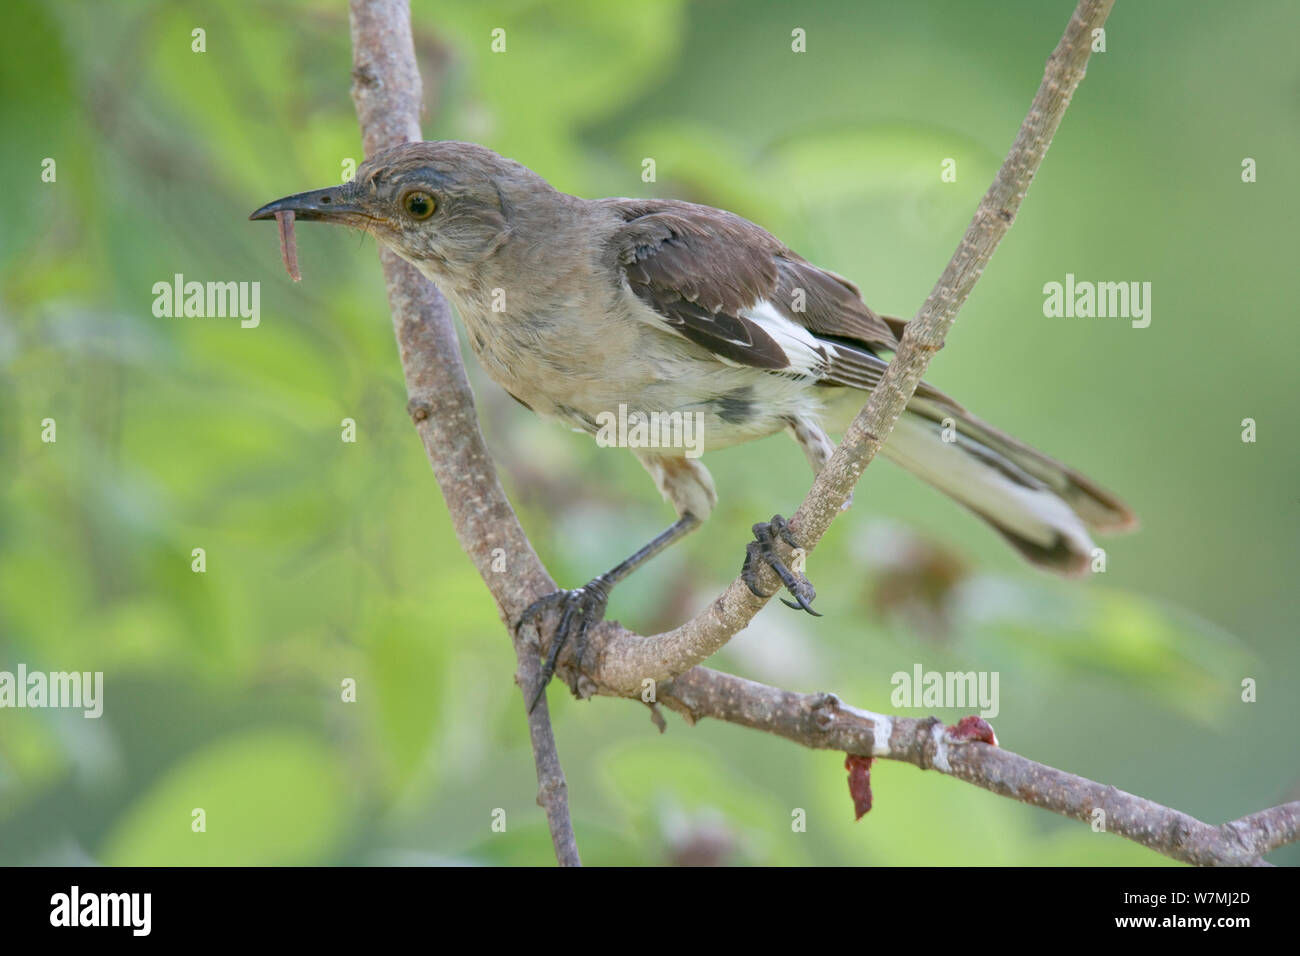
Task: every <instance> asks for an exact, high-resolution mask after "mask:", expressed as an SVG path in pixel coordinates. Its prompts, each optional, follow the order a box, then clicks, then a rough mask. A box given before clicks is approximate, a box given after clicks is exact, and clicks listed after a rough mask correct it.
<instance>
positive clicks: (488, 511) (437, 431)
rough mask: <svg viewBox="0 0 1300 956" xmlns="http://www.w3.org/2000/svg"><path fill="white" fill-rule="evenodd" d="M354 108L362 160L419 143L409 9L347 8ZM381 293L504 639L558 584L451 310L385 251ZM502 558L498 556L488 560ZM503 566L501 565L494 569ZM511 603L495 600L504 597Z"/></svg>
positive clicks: (551, 780) (522, 675)
mask: <svg viewBox="0 0 1300 956" xmlns="http://www.w3.org/2000/svg"><path fill="white" fill-rule="evenodd" d="M350 23H351V28H352V51H353V53H352V100H353V102H354V103H355V104H356V109H357V118H358V120H359V121H360V123H361V129H362V136H363V143H364V148H365V152H366V155H367V156H373V155H374V154H375V153H377V152H379V151H380V150H383V149H387V148H389V147H391V146H396V145H399V144H401V143H405V142H410V141H413V140H419V139H420V138H421V136H420V110H421V86H420V72H419V68H418V67H417V65H416V62H415V48H414V45H413V43H412V40H411V16H410V10H409V8H408V0H352V2H351V15H350ZM379 258H380V260H381V261H382V263H383V267H384V280H385V282H386V283H387V285H388V302H389V306H390V307H391V310H392V314H393V330H394V332H395V333H396V335H397V345H398V350H399V352H400V354H401V359H402V371H403V373H404V374H405V376H406V390H407V395H408V397H409V403H408V405H407V409H408V411H409V412H410V414H411V418H412V420H413V421H414V422H415V426H416V429H417V431H418V432H419V434H420V439H421V440H422V441H423V442H424V447H425V451H426V452H427V453H428V456H429V461H430V463H431V464H432V465H433V470H434V473H435V475H436V476H437V479H438V484H439V486H440V487H441V489H442V494H443V497H444V498H446V500H447V504H448V507H449V510H450V511H451V515H452V520H453V523H454V524H455V527H456V535H457V537H458V538H459V539H460V542H461V544H462V546H463V547H464V548H465V550H466V552H467V553H468V554H469V556H470V557H471V558H472V559H473V560H474V563H475V565H476V566H477V567H478V569H479V572H480V573H481V574H483V575H484V578H485V579H487V580H489V581H491V580H492V579H493V578H494V577H495V578H496V579H498V580H501V581H502V582H503V583H504V581H505V580H506V579H509V580H510V582H511V588H508V589H503V590H502V591H501V592H500V593H498V592H497V591H495V590H494V594H498V607H499V608H500V609H501V611H502V618H503V620H504V621H506V624H507V628H509V629H510V632H511V634H512V635H514V630H513V628H511V627H510V624H511V622H513V621H514V620H515V619H516V618H517V616H518V614H519V612H520V611H521V610H522V609H523V607H524V606H526V604H525V598H526V595H527V594H529V593H533V592H541V591H548V590H553V589H554V587H555V585H554V582H552V581H551V579H550V575H548V574H547V573H546V570H545V568H543V567H542V565H541V562H540V561H538V560H537V555H536V554H535V553H534V552H533V549H532V546H531V545H530V544H529V543H528V538H527V537H526V536H525V535H524V531H523V528H521V527H520V526H519V521H518V519H517V518H516V517H515V514H514V511H513V510H512V509H511V507H510V503H509V502H508V501H506V497H505V493H504V492H503V491H502V490H501V484H500V482H499V481H498V480H497V476H496V469H495V467H494V466H493V464H492V459H491V458H490V457H489V456H488V452H487V447H486V445H484V443H483V435H482V432H481V431H480V430H479V427H478V419H477V418H476V417H475V414H474V398H473V395H472V393H471V392H470V387H469V380H468V379H467V378H466V376H465V366H464V364H463V363H462V362H461V359H460V348H459V345H458V344H457V341H456V330H455V327H454V326H453V324H452V319H451V310H450V309H449V308H448V306H447V300H446V299H444V298H443V297H442V295H441V294H440V293H439V292H438V290H437V289H436V288H434V286H433V285H432V284H431V283H430V282H429V281H428V280H426V279H425V278H424V277H423V276H422V275H420V273H419V272H417V271H416V270H415V268H414V267H413V266H410V265H408V264H407V263H405V262H403V261H402V260H401V259H400V258H398V256H397V255H396V254H395V253H392V252H390V251H388V250H387V249H384V248H381V249H380V253H379ZM498 548H500V549H502V550H501V551H499V552H498V551H497V550H496V549H498ZM498 554H501V555H508V556H509V559H508V560H509V574H501V573H494V572H493V571H492V565H493V562H494V558H495V557H496V556H497V555H498ZM498 566H499V565H498ZM511 593H513V594H514V595H515V598H514V600H509V599H506V600H503V599H502V595H506V596H507V597H508V595H509V594H511ZM514 645H515V657H516V659H517V661H518V670H517V672H516V681H517V682H518V683H519V685H520V693H521V696H522V698H523V699H524V700H525V701H527V700H528V698H529V697H530V696H531V690H532V688H533V687H534V686H535V685H536V683H537V676H538V664H537V648H536V647H535V646H533V645H530V644H529V642H528V641H527V640H526V638H525V637H524V636H514ZM528 731H529V738H530V740H531V741H532V746H533V760H534V762H535V763H536V765H537V785H538V793H537V802H538V804H539V805H540V806H541V807H542V808H543V809H544V810H545V811H546V821H547V824H548V825H549V826H550V830H551V841H552V843H553V844H554V846H555V855H556V858H557V859H558V860H559V861H560V864H561V865H563V866H578V865H580V863H581V861H580V860H579V858H578V844H577V840H576V839H575V837H574V834H573V823H572V821H571V820H570V818H569V797H568V785H567V784H566V783H565V781H564V771H563V769H562V768H561V766H560V758H559V755H558V753H557V751H556V748H555V735H554V733H553V731H552V730H551V721H550V716H549V713H548V711H547V709H546V708H545V707H544V706H538V707H536V708H535V709H534V710H533V711H532V712H531V713H530V714H529V715H528Z"/></svg>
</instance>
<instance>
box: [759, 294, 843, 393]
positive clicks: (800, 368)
mask: <svg viewBox="0 0 1300 956" xmlns="http://www.w3.org/2000/svg"><path fill="white" fill-rule="evenodd" d="M740 314H741V315H742V316H743V317H745V318H746V319H749V320H750V321H751V322H753V323H754V324H755V325H757V326H759V327H761V328H762V329H763V331H764V332H766V333H767V334H768V335H770V336H772V338H773V339H775V340H776V343H777V345H779V346H780V347H781V350H782V351H783V352H785V354H786V357H787V358H789V360H790V367H789V369H788V370H783V371H790V372H795V373H798V374H801V375H807V376H809V377H810V378H813V379H819V378H821V377H822V376H823V375H824V374H825V373H826V369H827V367H828V366H829V365H830V355H829V354H828V353H827V350H828V348H829V346H828V344H827V343H825V342H820V341H818V340H817V338H816V337H815V336H814V335H813V334H812V333H811V332H809V331H808V330H807V329H806V328H804V327H803V326H802V325H800V324H799V323H798V322H791V321H790V320H789V319H787V318H786V317H785V316H784V315H782V314H781V313H780V312H778V311H777V309H776V307H775V306H774V305H772V303H771V302H768V301H767V300H766V299H762V300H760V301H759V302H757V303H755V304H754V306H753V307H752V308H749V309H742V310H741V312H740Z"/></svg>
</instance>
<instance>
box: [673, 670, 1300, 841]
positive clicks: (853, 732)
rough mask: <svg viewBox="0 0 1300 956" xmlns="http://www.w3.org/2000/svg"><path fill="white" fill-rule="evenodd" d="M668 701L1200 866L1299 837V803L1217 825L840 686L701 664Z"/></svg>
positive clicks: (686, 711)
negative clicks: (807, 686) (1026, 807)
mask: <svg viewBox="0 0 1300 956" xmlns="http://www.w3.org/2000/svg"><path fill="white" fill-rule="evenodd" d="M659 701H660V703H663V704H664V705H665V706H667V707H670V708H672V709H673V710H676V711H678V712H679V713H681V714H682V715H683V716H685V717H686V719H687V720H688V721H689V722H691V723H694V722H695V721H697V720H699V719H701V718H703V717H713V718H716V719H717V720H725V721H727V722H729V723H733V724H740V725H741V726H743V727H751V728H753V729H755V730H763V731H766V732H768V733H771V734H776V735H777V736H780V737H784V738H786V739H787V740H792V741H794V742H795V743H797V744H801V745H802V746H804V747H810V748H813V749H817V750H840V751H844V752H845V753H849V754H856V755H860V756H863V757H880V758H884V759H887V760H899V761H902V762H904V763H910V764H912V765H913V766H916V767H920V768H921V769H922V770H937V771H939V772H940V773H942V774H946V775H948V776H951V777H956V778H958V779H959V780H965V781H966V782H967V783H971V784H974V785H975V786H977V787H981V788H983V789H984V790H988V791H990V792H992V793H996V794H999V795H1000V796H1004V797H1010V798H1011V799H1013V800H1018V801H1020V802H1021V803H1028V804H1031V805H1033V806H1036V807H1042V808H1043V809H1044V810H1051V811H1052V812H1053V813H1059V814H1061V815H1062V816H1067V817H1073V818H1074V819H1076V820H1082V821H1083V822H1084V823H1089V824H1093V825H1098V826H1100V827H1101V828H1102V829H1103V830H1104V831H1105V832H1107V833H1114V834H1116V835H1118V836H1122V837H1124V838H1126V839H1129V840H1132V841H1134V842H1135V843H1140V844H1142V845H1143V846H1145V847H1149V848H1150V849H1152V850H1155V851H1156V852H1157V853H1163V854H1164V855H1165V856H1168V857H1172V858H1173V859H1175V860H1182V861H1183V862H1184V863H1191V864H1194V865H1197V866H1252V865H1255V864H1258V863H1259V860H1260V857H1261V856H1263V855H1264V854H1265V853H1267V852H1268V851H1270V850H1273V849H1276V848H1277V847H1279V846H1283V845H1284V844H1287V843H1294V842H1295V841H1296V840H1297V839H1300V801H1296V802H1293V803H1286V804H1282V805H1281V806H1277V807H1273V808H1272V809H1269V810H1264V811H1261V812H1259V813H1255V814H1251V815H1250V816H1248V817H1242V818H1241V819H1240V820H1234V821H1232V822H1231V823H1225V824H1223V825H1222V826H1217V827H1216V826H1211V825H1210V824H1208V823H1202V822H1201V821H1200V820H1197V819H1196V818H1195V817H1191V816H1188V815H1187V814H1185V813H1182V812H1180V811H1178V810H1172V809H1170V808H1169V807H1165V806H1162V805H1160V804H1158V803H1155V802H1153V801H1151V800H1147V799H1144V798H1143V797H1138V796H1134V795H1133V794H1131V793H1125V792H1124V791H1123V790H1118V789H1116V788H1115V787H1110V786H1106V785H1105V784H1101V783H1096V782H1094V781H1092V780H1088V779H1086V778H1084V777H1079V776H1076V775H1074V774H1072V773H1066V772H1065V771H1064V770H1057V769H1055V768H1054V767H1048V766H1045V765H1044V764H1041V763H1036V762H1035V761H1033V760H1030V759H1028V758H1027V757H1022V756H1020V755H1019V754H1016V753H1012V752H1011V751H1009V750H1003V749H1002V748H1001V747H997V746H992V745H990V744H988V743H985V742H983V741H981V740H979V739H970V738H969V737H967V736H966V735H963V734H961V733H960V732H956V733H955V732H954V728H951V727H945V726H944V725H943V723H942V722H941V721H940V720H939V719H938V718H936V717H927V718H924V719H918V718H914V717H890V716H887V715H884V714H875V713H872V712H870V711H866V710H859V709H858V708H856V707H850V706H848V705H847V704H845V703H843V702H842V701H840V699H839V698H838V697H836V696H835V695H834V694H797V693H793V692H791V691H787V690H780V689H779V688H776V687H769V686H767V685H766V684H759V683H756V682H754V681H749V680H745V679H743V678H740V677H734V676H732V675H731V674H723V673H721V672H719V671H714V670H709V669H708V668H705V667H696V668H694V669H693V670H691V671H689V672H688V673H686V674H683V675H682V676H681V677H678V678H676V679H675V680H672V681H668V682H666V683H664V684H661V685H660V686H659ZM1098 810H1100V811H1102V815H1098V814H1097V811H1098Z"/></svg>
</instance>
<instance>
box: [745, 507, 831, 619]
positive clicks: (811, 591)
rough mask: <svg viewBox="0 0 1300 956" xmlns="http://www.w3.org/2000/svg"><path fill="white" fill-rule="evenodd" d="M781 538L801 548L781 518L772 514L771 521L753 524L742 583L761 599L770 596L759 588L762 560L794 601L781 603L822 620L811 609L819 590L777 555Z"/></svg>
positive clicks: (792, 545) (783, 600)
mask: <svg viewBox="0 0 1300 956" xmlns="http://www.w3.org/2000/svg"><path fill="white" fill-rule="evenodd" d="M778 538H780V539H781V540H782V541H784V542H785V543H786V544H788V545H789V546H790V547H792V548H798V547H799V542H798V541H796V540H795V537H794V533H793V532H792V531H791V530H790V523H789V522H788V521H786V520H785V518H783V517H781V516H780V515H773V516H772V520H771V521H764V522H759V523H758V524H756V525H754V540H753V541H751V542H749V544H748V545H747V546H746V548H745V564H744V566H743V567H742V568H741V569H740V577H741V580H743V581H744V582H745V584H746V586H748V588H749V589H750V590H751V591H753V592H754V594H755V595H757V596H758V597H761V598H767V597H771V595H770V594H764V593H763V592H762V591H761V590H759V587H758V562H760V561H761V562H763V563H764V564H766V565H767V566H768V567H770V568H771V569H772V570H773V571H775V572H776V573H777V576H778V577H780V579H781V583H782V584H784V585H785V589H786V590H787V591H789V592H790V595H791V596H792V597H793V598H794V600H793V601H787V600H786V599H785V598H781V601H782V603H784V604H785V605H786V606H787V607H792V608H794V609H795V610H796V611H798V610H804V611H807V612H808V613H809V614H811V615H813V617H821V614H819V613H818V612H817V611H814V610H813V609H812V601H813V598H815V597H816V596H817V589H816V588H814V587H813V586H812V582H811V581H809V580H808V578H807V577H805V576H804V574H803V573H802V572H801V571H800V572H795V571H791V570H790V569H789V568H788V567H786V565H785V562H783V561H782V560H781V559H780V558H779V557H778V556H777V554H776V549H775V547H773V546H774V545H775V543H776V540H777V539H778Z"/></svg>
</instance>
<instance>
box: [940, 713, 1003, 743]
mask: <svg viewBox="0 0 1300 956" xmlns="http://www.w3.org/2000/svg"><path fill="white" fill-rule="evenodd" d="M948 739H949V740H982V741H984V743H986V744H992V745H993V746H994V747H996V746H997V745H998V738H997V734H995V733H993V727H992V725H991V724H989V722H988V721H987V720H985V719H984V718H983V717H976V716H975V715H974V714H971V715H970V716H969V717H963V718H962V719H961V720H959V721H957V723H956V724H954V725H953V726H951V727H949V728H948Z"/></svg>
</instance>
